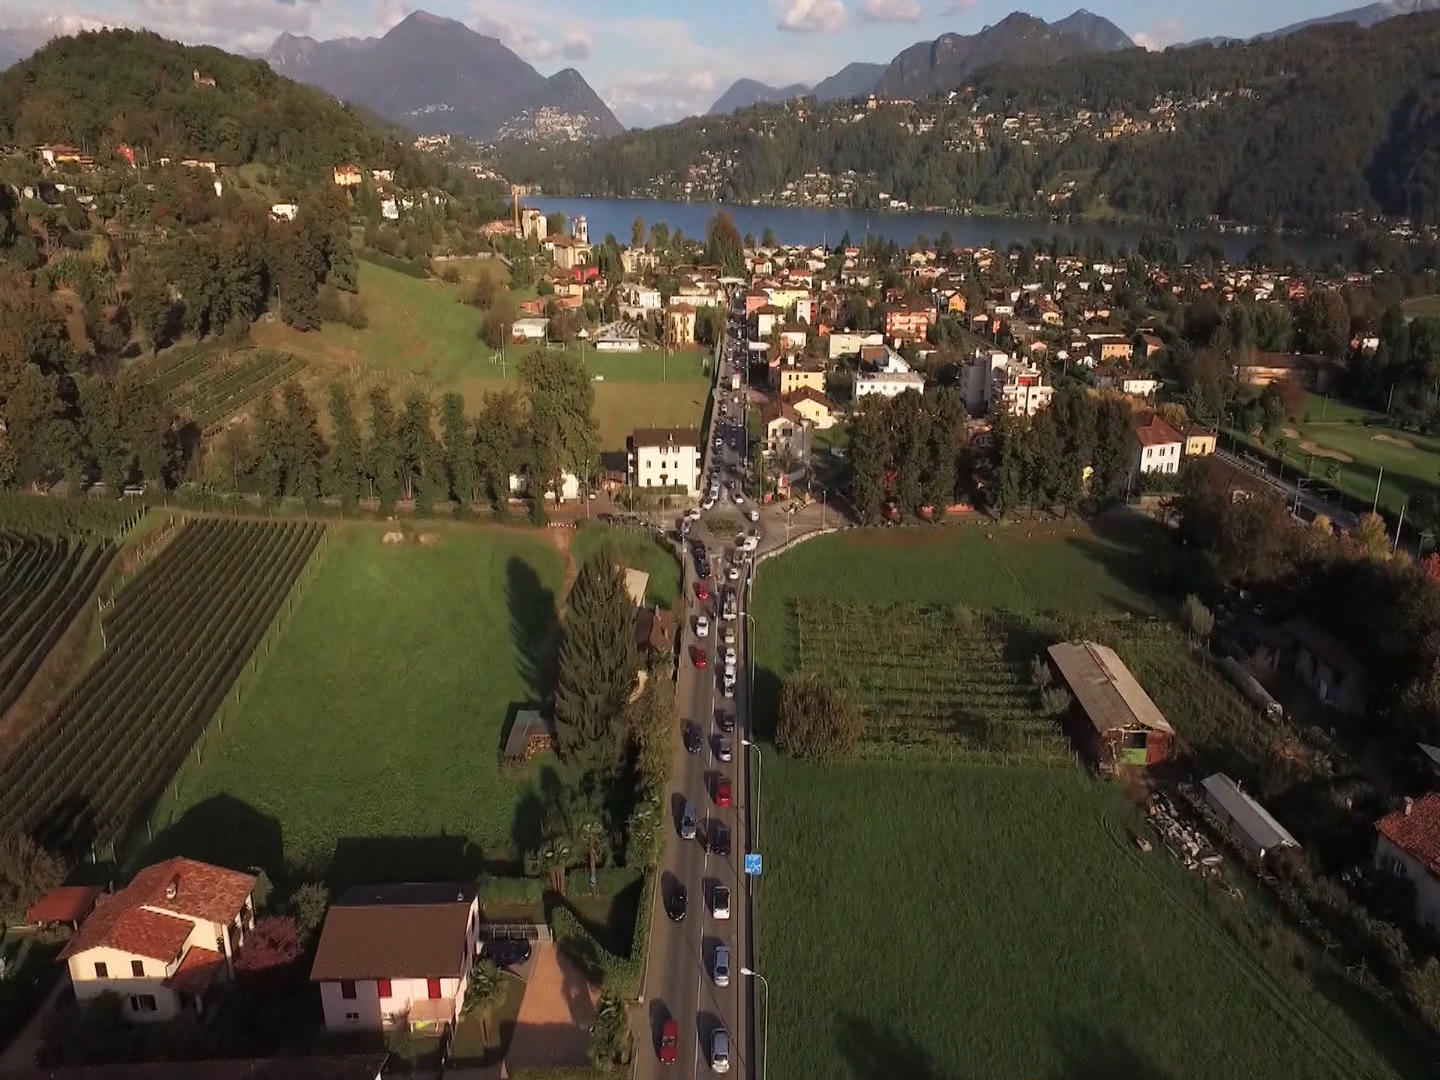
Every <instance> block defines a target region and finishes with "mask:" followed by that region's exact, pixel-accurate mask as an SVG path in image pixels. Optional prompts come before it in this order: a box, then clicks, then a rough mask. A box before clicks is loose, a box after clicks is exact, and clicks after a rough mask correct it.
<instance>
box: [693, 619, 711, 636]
mask: <svg viewBox="0 0 1440 1080" xmlns="http://www.w3.org/2000/svg"><path fill="white" fill-rule="evenodd" d="M695 636H696V637H698V638H704V637H709V636H710V619H709V618H708V617H707V616H705V615H698V616H696V618H695Z"/></svg>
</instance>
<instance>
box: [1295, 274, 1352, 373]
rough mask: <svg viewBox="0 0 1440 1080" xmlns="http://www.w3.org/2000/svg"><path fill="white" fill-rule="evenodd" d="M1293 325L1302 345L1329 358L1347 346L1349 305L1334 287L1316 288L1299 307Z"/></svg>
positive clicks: (1341, 351)
mask: <svg viewBox="0 0 1440 1080" xmlns="http://www.w3.org/2000/svg"><path fill="white" fill-rule="evenodd" d="M1297 329H1298V330H1299V332H1300V336H1301V338H1302V339H1303V340H1304V344H1305V347H1306V348H1307V349H1310V350H1312V351H1314V352H1318V353H1323V354H1324V355H1326V356H1328V357H1330V358H1331V359H1332V360H1335V359H1339V358H1340V357H1342V356H1344V355H1345V353H1346V352H1348V351H1349V349H1350V309H1349V308H1348V307H1347V306H1346V304H1345V297H1344V296H1342V295H1341V294H1340V292H1339V291H1338V290H1336V289H1317V290H1316V291H1315V292H1312V293H1311V294H1310V295H1309V296H1308V297H1306V298H1305V303H1304V305H1303V306H1302V307H1301V308H1300V317H1299V323H1298V327H1297Z"/></svg>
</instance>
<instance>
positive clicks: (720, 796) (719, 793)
mask: <svg viewBox="0 0 1440 1080" xmlns="http://www.w3.org/2000/svg"><path fill="white" fill-rule="evenodd" d="M715 805H716V806H719V807H724V808H728V807H729V806H730V778H729V777H728V776H722V777H720V778H719V779H717V780H716V781H715Z"/></svg>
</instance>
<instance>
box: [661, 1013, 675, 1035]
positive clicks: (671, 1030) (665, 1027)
mask: <svg viewBox="0 0 1440 1080" xmlns="http://www.w3.org/2000/svg"><path fill="white" fill-rule="evenodd" d="M679 1032H680V1025H679V1024H678V1023H676V1022H675V1018H674V1017H673V1016H672V1017H671V1018H670V1019H669V1020H666V1021H665V1023H663V1024H661V1025H660V1033H661V1034H662V1035H678V1034H679Z"/></svg>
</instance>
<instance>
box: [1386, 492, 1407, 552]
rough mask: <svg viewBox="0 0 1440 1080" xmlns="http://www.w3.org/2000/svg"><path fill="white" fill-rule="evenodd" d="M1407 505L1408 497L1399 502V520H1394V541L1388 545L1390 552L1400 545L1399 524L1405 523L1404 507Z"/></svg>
mask: <svg viewBox="0 0 1440 1080" xmlns="http://www.w3.org/2000/svg"><path fill="white" fill-rule="evenodd" d="M1409 505H1410V500H1409V499H1406V500H1405V501H1404V502H1402V503H1401V504H1400V520H1399V521H1397V522H1395V542H1394V543H1393V544H1391V545H1390V551H1391V552H1392V553H1393V552H1394V551H1395V550H1396V549H1398V548H1399V547H1400V526H1401V525H1404V524H1405V507H1407V506H1409Z"/></svg>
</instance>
